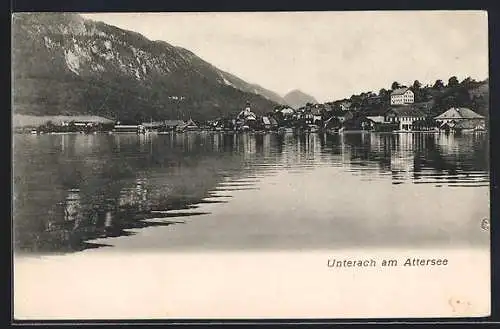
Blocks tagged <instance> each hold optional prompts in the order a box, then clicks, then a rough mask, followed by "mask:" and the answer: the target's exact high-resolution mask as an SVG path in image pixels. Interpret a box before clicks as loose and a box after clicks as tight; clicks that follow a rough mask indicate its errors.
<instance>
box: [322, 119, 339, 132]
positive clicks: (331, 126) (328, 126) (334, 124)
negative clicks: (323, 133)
mask: <svg viewBox="0 0 500 329" xmlns="http://www.w3.org/2000/svg"><path fill="white" fill-rule="evenodd" d="M341 126H342V123H341V122H340V121H339V119H338V118H337V117H335V116H332V117H330V118H328V119H327V120H326V121H325V122H323V128H324V129H325V130H327V131H331V130H338V129H340V127H341Z"/></svg>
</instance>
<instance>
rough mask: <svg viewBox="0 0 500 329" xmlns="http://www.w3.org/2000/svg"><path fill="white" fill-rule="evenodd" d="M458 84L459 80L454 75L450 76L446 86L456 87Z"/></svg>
mask: <svg viewBox="0 0 500 329" xmlns="http://www.w3.org/2000/svg"><path fill="white" fill-rule="evenodd" d="M458 85H459V82H458V79H457V77H456V76H452V77H451V78H449V79H448V87H457V86H458Z"/></svg>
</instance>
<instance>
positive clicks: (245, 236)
mask: <svg viewBox="0 0 500 329" xmlns="http://www.w3.org/2000/svg"><path fill="white" fill-rule="evenodd" d="M488 156H489V155H488V136H487V135H486V134H482V135H463V136H453V135H445V134H424V133H421V134H375V133H350V134H343V135H323V134H306V135H293V134H286V135H277V134H222V133H210V132H204V133H203V132H192V133H184V134H166V135H135V134H114V135H107V134H96V135H84V134H65V135H15V136H14V148H13V157H14V163H13V175H14V186H13V196H14V205H13V214H14V220H13V228H14V243H15V250H16V252H26V253H30V252H31V253H32V252H71V251H80V250H84V249H88V248H98V247H103V248H117V247H116V246H115V245H114V241H118V240H117V239H119V240H120V241H122V244H121V246H122V248H129V250H142V249H149V250H151V249H155V250H156V249H158V250H167V251H168V250H199V251H203V250H211V249H219V250H221V249H223V250H241V249H245V250H251V249H260V250H269V249H273V250H276V249H289V250H300V249H329V248H354V247H361V248H363V247H367V248H370V247H398V248H405V247H411V246H417V247H422V248H425V247H463V246H470V247H476V246H477V247H485V246H486V247H487V246H488V245H489V231H488V230H484V229H482V228H481V221H482V220H483V219H485V218H486V219H489V168H488V165H489V158H488ZM117 237H120V238H117ZM139 237H142V238H139Z"/></svg>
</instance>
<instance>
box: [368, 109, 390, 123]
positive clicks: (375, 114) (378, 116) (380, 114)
mask: <svg viewBox="0 0 500 329" xmlns="http://www.w3.org/2000/svg"><path fill="white" fill-rule="evenodd" d="M384 112H385V110H383V109H381V108H379V109H374V110H369V111H364V112H363V114H364V116H366V118H367V119H369V120H371V121H373V123H384V122H385V116H384Z"/></svg>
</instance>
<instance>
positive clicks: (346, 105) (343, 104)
mask: <svg viewBox="0 0 500 329" xmlns="http://www.w3.org/2000/svg"><path fill="white" fill-rule="evenodd" d="M351 105H352V103H351V102H349V101H342V102H341V103H340V109H341V110H342V111H344V112H347V111H349V110H350V109H351Z"/></svg>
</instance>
